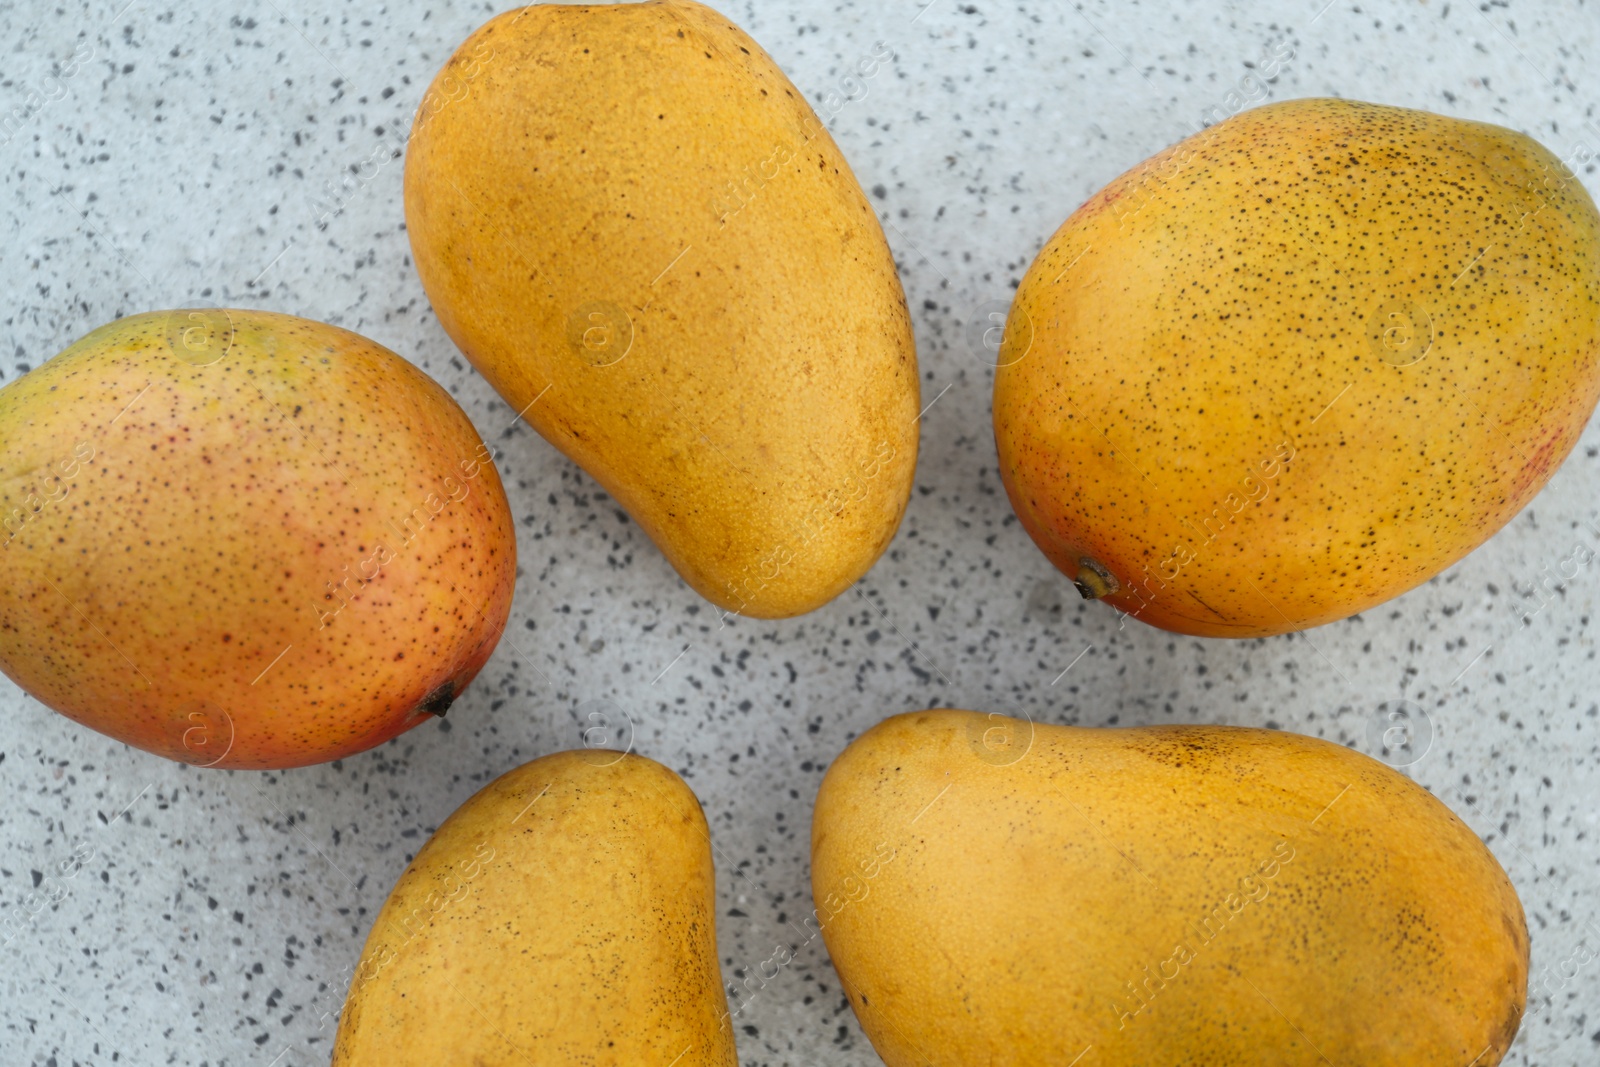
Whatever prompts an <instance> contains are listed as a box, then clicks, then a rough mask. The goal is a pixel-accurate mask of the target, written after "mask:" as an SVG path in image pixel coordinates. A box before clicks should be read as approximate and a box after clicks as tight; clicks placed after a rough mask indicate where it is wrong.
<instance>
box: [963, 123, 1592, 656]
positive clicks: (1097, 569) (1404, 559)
mask: <svg viewBox="0 0 1600 1067" xmlns="http://www.w3.org/2000/svg"><path fill="white" fill-rule="evenodd" d="M1586 159H1587V156H1586V155H1584V154H1583V153H1579V155H1578V156H1577V157H1575V159H1574V162H1575V163H1576V164H1581V163H1582V162H1585V161H1586ZM1580 169H1581V168H1580ZM1597 355H1600V214H1597V213H1596V211H1595V206H1594V203H1593V201H1592V200H1591V199H1590V198H1589V194H1588V193H1587V192H1586V191H1585V190H1584V188H1583V186H1582V184H1581V183H1580V182H1579V181H1578V180H1577V178H1576V177H1574V175H1573V173H1572V171H1571V170H1570V169H1569V168H1568V166H1567V165H1566V164H1564V163H1562V162H1561V161H1560V160H1558V159H1557V158H1556V157H1555V156H1554V155H1552V154H1551V153H1550V152H1549V151H1548V150H1546V149H1545V148H1543V147H1542V146H1541V145H1539V144H1538V143H1536V142H1535V141H1533V140H1531V139H1530V138H1528V137H1525V136H1523V135H1521V134H1518V133H1514V132H1512V131H1510V130H1506V129H1501V128H1499V127H1497V126H1489V125H1484V124H1482V123H1476V122H1464V121H1461V120H1458V119H1450V118H1444V117H1441V116H1439V115H1432V114H1428V113H1426V112H1421V111H1408V110H1404V109H1401V108H1394V107H1382V106H1378V105H1375V104H1363V103H1356V102H1352V101H1345V100H1296V101H1291V102H1288V103H1281V104H1271V105H1268V106H1266V107H1261V108H1256V109H1255V110H1252V111H1247V112H1244V113H1242V114H1240V115H1237V116H1235V117H1234V118H1231V119H1229V120H1227V121H1225V122H1221V123H1218V124H1217V125H1216V126H1213V127H1211V128H1209V129H1207V130H1205V131H1203V132H1201V133H1198V134H1196V135H1195V136H1193V137H1190V138H1189V139H1188V140H1185V141H1183V142H1181V143H1179V144H1177V145H1175V146H1173V147H1172V148H1169V149H1167V150H1166V151H1164V152H1162V153H1160V154H1159V155H1157V156H1155V157H1154V158H1152V159H1150V160H1149V161H1147V162H1146V163H1144V164H1143V165H1141V166H1139V167H1136V168H1134V169H1133V170H1131V171H1129V172H1128V173H1126V174H1124V175H1122V176H1121V177H1120V178H1118V179H1116V180H1115V181H1113V182H1112V183H1111V184H1110V185H1108V186H1106V188H1105V189H1104V190H1102V191H1101V192H1099V193H1097V194H1096V195H1095V196H1094V197H1092V198H1091V199H1090V200H1089V202H1088V203H1086V204H1084V205H1083V206H1082V207H1081V208H1079V209H1078V210H1077V211H1076V212H1075V213H1074V214H1073V215H1072V217H1071V218H1069V219H1068V220H1067V221H1066V223H1065V224H1064V225H1063V226H1062V227H1061V229H1060V230H1058V231H1057V232H1056V234H1055V236H1054V237H1052V238H1051V239H1050V241H1049V243H1048V244H1047V245H1046V246H1045V247H1044V249H1043V250H1042V251H1041V252H1040V253H1039V256H1038V258H1037V259H1036V260H1035V261H1034V263H1033V265H1032V267H1031V268H1030V269H1029V271H1028V274H1027V276H1026V277H1025V278H1024V279H1023V282H1022V286H1021V288H1020V289H1019V290H1018V291H1017V295H1016V299H1015V301H1014V303H1013V305H1012V310H1011V313H1010V315H1009V317H1008V320H1007V329H1006V331H1005V341H1004V343H1003V344H1002V346H1001V352H1000V359H999V362H1000V363H1001V364H1002V366H1001V367H1000V369H999V370H998V371H997V372H996V375H995V384H994V430H995V442H996V444H997V446H998V448H999V454H1000V470H1001V475H1002V478H1003V480H1004V483H1005V486H1006V491H1007V493H1008V494H1009V496H1010V498H1011V503H1012V506H1013V507H1014V508H1015V510H1016V513H1017V516H1018V518H1019V519H1021V521H1022V525H1023V527H1024V528H1025V529H1026V530H1027V531H1028V533H1029V534H1030V535H1031V536H1032V537H1033V539H1034V541H1035V542H1037V543H1038V545H1039V547H1040V548H1041V549H1043V550H1044V552H1045V554H1046V555H1047V556H1049V557H1050V559H1051V561H1052V562H1053V563H1055V565H1056V566H1057V567H1058V568H1060V569H1061V570H1062V571H1063V572H1064V573H1066V574H1067V575H1068V576H1072V577H1074V578H1075V579H1076V580H1077V582H1078V584H1079V588H1080V591H1082V592H1083V594H1084V595H1085V596H1087V597H1104V598H1105V599H1106V600H1108V601H1109V602H1110V603H1112V604H1114V605H1115V606H1116V607H1117V608H1118V609H1119V610H1121V611H1123V612H1126V613H1127V614H1129V615H1133V616H1135V617H1137V618H1140V619H1143V620H1144V621H1146V622H1149V623H1152V624H1153V625H1156V626H1159V627H1162V628H1164V629H1168V630H1175V631H1178V632H1181V633H1188V634H1198V635H1206V636H1217V637H1255V636H1261V635H1265V634H1274V633H1281V632H1284V631H1288V630H1298V629H1303V628H1305V627H1308V626H1315V625H1318V624H1320V623H1325V622H1329V621H1332V620H1335V619H1340V618H1343V617H1345V616H1348V615H1351V614H1354V613H1356V612H1359V611H1362V610H1364V609H1366V608H1369V607H1372V606H1373V605H1375V604H1378V603H1381V602H1383V601H1385V600H1388V599H1389V598H1391V597H1394V596H1396V595H1398V594H1400V593H1402V592H1404V591H1405V590H1407V589H1410V588H1412V587H1413V586H1415V585H1417V584H1419V583H1421V582H1423V581H1425V580H1427V579H1428V578H1430V577H1431V576H1433V575H1435V574H1437V573H1439V571H1441V570H1443V569H1444V568H1446V567H1448V566H1450V565H1451V564H1452V563H1454V562H1456V561H1457V560H1459V559H1461V557H1463V556H1464V555H1466V554H1467V553H1468V552H1470V551H1471V550H1472V549H1473V548H1475V547H1477V546H1478V545H1479V544H1481V543H1482V542H1483V541H1485V540H1486V539H1488V538H1489V537H1490V536H1491V535H1492V534H1493V533H1494V532H1495V531H1496V530H1498V529H1499V528H1500V527H1501V526H1503V525H1505V523H1506V522H1507V521H1509V520H1510V519H1511V517H1512V516H1514V515H1515V514H1516V513H1517V512H1518V511H1519V510H1520V509H1521V508H1522V507H1523V506H1524V505H1525V504H1527V503H1528V501H1529V500H1530V499H1532V497H1533V495H1534V494H1535V493H1537V492H1538V491H1539V489H1540V488H1541V487H1542V486H1543V485H1544V483H1545V482H1546V480H1548V479H1549V477H1550V475H1551V474H1552V473H1553V472H1554V471H1555V469H1556V468H1557V466H1559V465H1560V463H1561V461H1562V460H1563V459H1564V458H1565V457H1566V455H1567V453H1568V452H1569V451H1570V450H1571V449H1572V446H1573V444H1574V443H1575V442H1576V440H1577V438H1578V435H1579V433H1580V432H1581V431H1582V429H1583V427H1584V423H1585V422H1586V420H1587V419H1588V417H1589V414H1590V412H1591V411H1592V410H1593V409H1594V406H1595V401H1596V399H1597V398H1600V360H1597Z"/></svg>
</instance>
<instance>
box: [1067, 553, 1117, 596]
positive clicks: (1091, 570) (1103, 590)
mask: <svg viewBox="0 0 1600 1067" xmlns="http://www.w3.org/2000/svg"><path fill="white" fill-rule="evenodd" d="M1072 584H1073V585H1074V586H1076V587H1077V589H1078V595H1079V596H1081V597H1083V599H1085V600H1099V599H1100V598H1101V597H1108V596H1111V595H1113V594H1115V593H1120V592H1121V591H1122V584H1121V583H1120V582H1118V581H1117V576H1116V575H1115V574H1112V573H1111V572H1110V571H1108V570H1106V569H1105V567H1104V566H1103V565H1102V564H1101V563H1100V561H1099V560H1096V559H1091V558H1090V557H1088V556H1084V557H1083V558H1082V559H1080V560H1078V576H1077V577H1076V578H1074V579H1072Z"/></svg>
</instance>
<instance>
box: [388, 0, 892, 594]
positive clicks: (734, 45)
mask: <svg viewBox="0 0 1600 1067" xmlns="http://www.w3.org/2000/svg"><path fill="white" fill-rule="evenodd" d="M879 51H882V50H879ZM877 54H878V53H877V52H875V53H874V57H876V56H877ZM862 62H863V63H870V64H872V65H873V69H874V70H876V69H877V67H878V65H879V64H880V63H882V62H885V60H880V59H878V58H869V59H866V60H863V61H862ZM405 209H406V225H407V229H408V231H409V234H410V238H411V247H412V251H413V253H414V258H415V261H416V265H417V272H418V274H419V275H420V276H421V279H422V284H423V288H424V289H425V290H426V291H427V294H428V298H429V300H430V301H432V304H433V309H434V311H435V312H436V313H437V314H438V317H439V322H440V324H441V325H442V326H443V328H444V329H445V331H446V332H447V333H448V334H449V335H450V337H451V339H452V340H454V341H455V343H456V345H457V346H459V347H460V349H461V351H462V352H464V353H465V354H466V356H467V358H468V359H469V360H471V362H472V364H473V365H474V366H475V367H477V368H478V370H480V371H481V372H482V373H483V375H484V377H486V378H487V379H488V380H489V382H490V383H491V384H492V385H493V386H494V387H495V389H496V390H498V391H499V393H500V395H501V396H502V397H504V398H505V399H506V401H507V402H508V403H509V404H510V406H511V409H512V410H513V411H516V412H519V413H521V415H522V416H523V417H524V418H526V419H527V421H528V423H529V424H530V425H531V426H533V428H534V429H535V430H537V431H538V432H539V433H540V434H541V435H542V436H543V437H544V438H545V439H546V440H548V441H549V442H550V443H551V444H553V445H555V446H556V447H557V448H558V449H560V450H561V451H562V452H563V453H565V454H566V455H567V456H568V457H570V458H571V459H572V460H573V461H574V462H576V463H577V464H578V465H579V466H581V467H582V468H583V469H584V470H585V471H587V472H588V473H589V474H590V475H591V476H592V477H593V478H594V479H595V480H596V481H597V482H599V483H600V485H601V486H602V487H603V488H604V490H605V491H606V492H607V493H609V494H610V495H611V496H612V497H613V498H615V499H616V500H617V502H618V503H619V504H621V505H622V507H623V508H625V509H626V510H627V512H628V513H629V514H630V515H631V516H632V517H633V518H634V520H635V521H637V522H638V524H639V526H640V527H641V529H643V530H644V532H645V533H646V534H648V535H649V536H650V538H651V539H652V540H653V541H654V542H655V543H656V544H657V545H658V546H659V547H660V549H661V551H662V552H663V553H664V554H665V556H666V558H667V560H668V561H669V562H670V563H671V564H672V566H673V567H675V568H676V569H677V571H678V573H679V574H680V575H681V576H682V577H683V579H684V580H685V581H686V582H687V583H688V584H689V585H690V586H692V587H693V588H694V589H695V590H697V591H698V592H699V593H700V594H701V595H702V596H704V597H705V598H706V599H708V600H710V601H711V602H712V603H714V604H716V605H718V606H719V607H721V608H723V609H724V610H725V611H727V612H734V613H742V614H745V615H750V616H756V617H761V618H777V617H785V616H792V615H798V614H802V613H804V612H807V611H810V610H812V609H814V608H816V607H818V606H819V605H821V604H823V603H826V602H827V601H828V600H830V599H832V598H833V597H835V596H837V595H838V594H839V593H840V592H841V591H843V590H844V589H846V588H847V587H849V586H850V584H851V583H853V582H855V581H856V580H857V579H859V578H860V577H861V576H862V575H863V574H865V573H866V571H867V570H868V568H869V567H871V566H872V564H873V562H874V561H875V560H876V559H877V558H878V556H879V555H880V554H881V553H882V552H883V550H884V548H885V547H886V546H887V545H888V543H889V541H890V539H891V538H892V537H893V535H894V532H895V530H896V528H897V527H898V525H899V522H900V518H901V516H902V515H903V513H904V511H905V506H906V502H907V499H908V497H909V495H910V492H911V477H912V472H913V469H914V467H915V465H916V453H917V422H918V410H919V409H918V399H919V387H918V379H917V362H916V350H915V345H914V341H913V338H912V334H911V325H910V316H909V313H908V311H907V309H906V305H905V295H904V293H903V292H902V290H901V287H900V282H899V278H898V276H897V274H896V272H895V266H894V260H893V258H892V256H891V254H890V251H889V247H888V243H887V242H886V241H885V239H884V235H883V230H882V228H881V227H880V226H879V224H878V220H877V218H876V216H875V215H874V214H873V211H872V208H871V207H870V206H869V204H868V202H867V199H866V197H865V195H864V194H863V193H862V191H861V187H860V185H859V184H858V183H857V181H856V179H855V176H854V175H853V174H852V173H851V171H850V167H849V166H848V164H847V163H846V162H845V160H844V159H843V157H842V156H841V155H840V153H839V149H838V147H837V145H835V144H834V142H833V139H832V137H830V136H829V134H828V131H827V130H826V129H825V128H824V127H823V126H822V124H821V122H820V121H819V120H818V118H817V116H816V114H815V113H814V112H813V111H812V110H811V108H810V107H809V106H808V105H807V103H806V101H805V99H804V98H803V97H802V96H801V94H800V92H799V91H798V90H797V89H795V87H794V86H793V84H791V83H790V81H789V80H788V78H786V77H785V76H784V74H783V72H782V71H781V70H779V69H778V67H777V65H776V64H775V63H774V62H773V61H772V58H771V57H770V56H768V55H767V54H766V53H765V52H764V51H762V49H761V47H760V46H759V45H757V44H756V42H755V41H753V40H751V39H750V37H749V36H748V35H746V34H745V33H744V32H743V31H742V30H740V29H739V28H738V27H737V26H735V25H734V24H733V23H732V22H730V21H729V20H727V19H726V18H724V17H723V16H721V15H719V14H717V13H716V12H714V11H712V10H711V9H710V8H707V7H705V6H703V5H701V4H697V3H692V2H689V0H656V2H651V3H637V4H597V5H583V6H563V5H557V4H539V5H535V6H530V7H525V8H522V9H520V10H518V11H512V12H507V13H505V14H503V15H501V16H499V17H497V18H495V19H493V20H491V21H490V22H488V23H487V24H485V25H484V26H483V27H482V28H480V29H479V30H478V31H477V32H476V33H474V34H473V35H472V36H471V37H469V38H468V39H467V41H466V42H465V43H464V44H462V45H461V47H460V49H459V50H458V51H457V52H456V53H455V55H454V56H453V57H452V58H451V59H450V60H449V62H448V63H446V64H445V66H444V68H443V70H441V71H440V72H439V75H438V76H437V77H436V78H435V80H434V82H433V85H432V87H431V88H430V89H429V91H428V93H427V94H426V95H425V96H424V98H423V103H422V106H421V108H420V109H419V111H418V113H417V116H416V119H415V121H414V124H413V131H412V136H411V141H410V145H409V148H408V150H407V153H406V167H405Z"/></svg>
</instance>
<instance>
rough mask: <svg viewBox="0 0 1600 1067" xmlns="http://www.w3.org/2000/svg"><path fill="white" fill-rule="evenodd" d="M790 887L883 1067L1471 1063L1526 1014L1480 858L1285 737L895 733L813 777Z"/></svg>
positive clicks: (963, 716)
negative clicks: (796, 882) (809, 907)
mask: <svg viewBox="0 0 1600 1067" xmlns="http://www.w3.org/2000/svg"><path fill="white" fill-rule="evenodd" d="M811 863H812V888H813V895H814V898H815V900H816V902H817V907H816V909H815V911H814V912H813V915H812V916H810V917H807V919H806V920H805V922H806V925H807V926H808V927H811V926H813V925H815V926H816V927H819V928H820V930H821V932H822V936H823V940H824V941H825V942H826V944H827V947H828V953H829V955H830V956H831V957H832V960H833V964H834V966H835V968H836V969H837V970H838V973H839V978H840V980H841V982H842V984H843V989H844V991H845V993H846V995H847V996H848V997H849V1000H850V1004H851V1006H852V1007H853V1008H854V1009H855V1012H856V1016H857V1018H858V1019H859V1020H860V1021H861V1026H862V1029H863V1030H865V1031H866V1034H867V1036H868V1037H869V1038H870V1039H871V1041H872V1044H873V1046H874V1047H875V1048H876V1049H877V1050H878V1053H879V1055H881V1056H882V1057H883V1059H884V1062H885V1063H887V1064H888V1065H889V1067H911V1065H913V1064H915V1065H917V1067H928V1065H932V1067H946V1065H949V1067H955V1065H962V1067H965V1065H968V1064H977V1063H994V1064H999V1063H1004V1064H1008V1065H1010V1067H1043V1065H1045V1064H1051V1065H1066V1064H1073V1063H1079V1064H1081V1065H1089V1064H1096V1065H1102V1067H1151V1065H1153V1064H1179V1063H1185V1064H1188V1063H1196V1064H1198V1063H1206V1064H1214V1065H1216V1067H1245V1065H1250V1067H1302V1065H1303V1067H1325V1065H1327V1064H1330V1063H1331V1064H1362V1065H1364V1067H1415V1065H1417V1064H1457V1065H1459V1067H1466V1065H1467V1064H1472V1065H1473V1067H1494V1065H1495V1064H1498V1063H1499V1062H1500V1061H1501V1057H1502V1056H1504V1055H1505V1052H1506V1049H1507V1048H1508V1047H1509V1046H1510V1044H1511V1041H1512V1038H1513V1037H1514V1036H1515V1035H1516V1032H1517V1027H1518V1025H1519V1022H1520V1020H1521V1017H1522V1012H1523V1007H1524V1004H1525V1001H1526V996H1527V978H1528V933H1527V927H1526V923H1525V921H1524V918H1523V912H1522V906H1521V904H1520V903H1519V902H1518V900H1517V896H1516V893H1515V892H1514V890H1513V889H1512V887H1511V883H1510V882H1509V881H1508V880H1507V878H1506V875H1505V872H1504V871H1503V870H1502V869H1501V868H1500V865H1499V864H1498V863H1497V862H1496V861H1495V858H1494V857H1493V856H1492V855H1491V854H1490V853H1489V850H1488V849H1487V848H1485V847H1484V845H1483V843H1482V842H1481V841H1479V840H1478V838H1477V837H1476V836H1475V835H1474V834H1473V833H1472V831H1471V830H1469V829H1468V828H1467V827H1466V826H1464V825H1463V824H1462V823H1461V822H1460V820H1458V819H1457V818H1456V817H1455V816H1454V815H1453V814H1451V812H1450V811H1449V809H1447V808H1446V807H1445V806H1444V805H1443V804H1441V803H1440V802H1439V801H1438V800H1436V799H1434V797H1433V796H1432V795H1431V794H1429V793H1428V792H1427V791H1426V790H1424V789H1423V788H1421V787H1420V786H1418V785H1416V784H1415V783H1414V782H1412V781H1411V780H1410V779H1408V778H1406V777H1404V776H1403V775H1401V774H1399V773H1398V772H1396V771H1394V770H1392V769H1390V768H1389V767H1386V766H1384V765H1383V764H1381V763H1378V762H1377V761H1376V760H1373V759H1370V758H1368V757H1366V756H1363V755H1361V754H1359V753H1357V752H1354V751H1352V750H1349V749H1346V748H1342V747H1340V746H1338V745H1334V744H1331V743H1329V742H1326V741H1321V740H1318V739H1315V738H1310V737H1302V736H1297V735H1295V734H1289V733H1280V732H1277V731H1273V730H1256V729H1243V728H1231V727H1226V726H1155V727H1140V728H1134V729H1093V728H1080V727H1068V726H1050V725H1043V724H1034V723H1031V722H1028V721H1026V720H1017V719H1010V718H1007V717H1004V716H1000V715H983V714H979V713H977V712H971V711H953V710H951V711H927V712H919V713H913V714H907V715H898V716H895V717H894V718H891V719H888V720H886V721H885V722H882V723H880V724H879V725H877V726H875V727H873V728H872V729H871V730H869V731H867V732H866V733H865V734H863V735H862V736H861V737H860V738H858V739H857V740H856V741H855V742H853V743H852V744H851V745H850V746H849V747H848V748H847V749H845V751H844V752H843V754H841V755H840V756H839V757H838V759H836V760H835V761H834V763H833V765H832V766H831V767H830V768H829V769H828V772H827V774H826V775H825V776H824V778H823V781H822V786H821V789H820V791H819V792H818V795H817V803H816V811H815V817H814V820H813V823H812V830H811Z"/></svg>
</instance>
